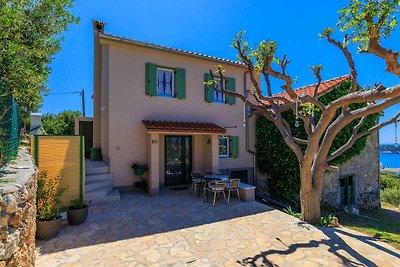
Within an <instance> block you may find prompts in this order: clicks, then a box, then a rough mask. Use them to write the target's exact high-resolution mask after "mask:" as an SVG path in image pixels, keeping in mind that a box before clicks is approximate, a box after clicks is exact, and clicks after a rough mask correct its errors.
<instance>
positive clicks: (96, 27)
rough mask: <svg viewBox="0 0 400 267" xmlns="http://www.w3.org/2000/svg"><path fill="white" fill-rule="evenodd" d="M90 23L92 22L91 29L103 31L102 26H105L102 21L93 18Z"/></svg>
mask: <svg viewBox="0 0 400 267" xmlns="http://www.w3.org/2000/svg"><path fill="white" fill-rule="evenodd" d="M92 23H93V31H97V32H104V27H105V26H106V24H105V23H104V22H102V21H98V20H95V19H94V20H92Z"/></svg>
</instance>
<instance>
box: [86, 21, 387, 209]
mask: <svg viewBox="0 0 400 267" xmlns="http://www.w3.org/2000/svg"><path fill="white" fill-rule="evenodd" d="M104 27H105V24H104V23H103V22H99V21H93V29H94V94H93V100H94V118H93V147H94V148H99V149H101V154H102V157H103V160H104V161H105V162H106V163H107V165H108V166H109V169H107V170H109V172H110V174H111V176H112V186H114V187H123V186H130V185H132V184H133V183H134V182H135V181H136V180H137V179H138V178H137V177H135V175H134V173H133V171H132V169H131V166H132V164H133V163H134V162H137V163H142V164H143V163H145V164H147V165H148V166H149V171H148V172H147V173H146V179H147V184H148V189H149V193H150V194H151V195H154V194H157V193H158V192H159V190H160V188H162V187H165V186H174V185H181V184H185V183H190V182H191V177H190V173H191V172H192V171H206V170H209V171H212V172H221V173H224V174H229V175H232V176H235V177H238V178H241V179H242V181H244V182H246V183H249V184H256V185H257V188H258V191H259V192H264V191H266V190H267V189H266V188H265V184H266V183H265V180H266V179H268V177H265V175H263V174H262V173H258V172H257V171H256V166H255V145H254V144H255V121H256V118H257V114H255V113H253V112H250V110H249V109H248V108H247V107H245V105H244V104H243V103H242V102H241V101H236V99H235V98H234V97H229V96H225V95H223V94H221V93H218V92H216V91H214V90H212V89H211V88H210V87H209V86H207V85H205V84H204V82H206V81H208V80H209V79H211V76H210V74H209V71H210V70H214V69H215V66H216V65H222V66H223V68H224V69H225V71H226V72H225V76H226V80H225V81H224V83H223V84H224V86H226V87H225V89H227V90H229V91H235V92H239V93H244V94H247V93H248V90H249V89H250V88H251V82H250V78H249V75H248V72H247V68H246V67H245V65H243V64H241V63H239V62H236V61H231V60H226V59H222V58H218V57H212V56H208V55H204V54H199V53H194V52H189V51H185V50H181V49H175V48H170V47H165V46H161V45H156V44H151V43H146V42H142V41H137V40H132V39H127V38H123V37H119V36H114V35H111V34H107V33H105V32H104ZM349 78H350V76H343V77H339V78H335V79H331V80H328V81H324V82H323V83H322V84H321V86H320V88H319V94H323V93H325V92H328V91H330V90H332V89H333V88H335V87H336V86H337V85H339V84H340V83H341V82H343V81H345V80H348V79H349ZM313 90H314V86H313V85H310V86H306V87H302V88H299V89H298V90H296V92H297V93H298V94H307V93H309V94H311V93H312V92H313ZM280 95H281V96H284V97H285V95H286V93H281V94H280ZM287 97H288V96H287ZM271 153H273V151H271ZM378 157H379V153H378V137H377V136H371V137H370V138H369V139H368V144H367V146H366V148H365V149H364V151H363V153H361V155H359V156H356V157H354V158H353V159H352V160H351V161H350V162H347V163H345V164H343V165H342V166H340V171H339V173H337V174H329V175H327V176H326V179H325V188H324V194H323V198H322V199H323V201H324V202H326V203H328V204H331V205H333V206H337V205H339V204H340V201H341V199H344V198H345V197H344V196H342V195H341V194H340V192H341V191H343V192H344V191H346V196H347V200H348V201H349V203H348V204H355V205H356V204H361V203H368V204H367V205H365V206H368V205H369V206H371V207H376V206H377V205H378V206H379V165H378V163H379V158H378ZM255 176H258V177H257V179H255ZM346 177H347V178H346ZM343 179H344V180H343ZM341 184H343V186H341ZM95 187H97V186H95ZM86 188H90V186H86Z"/></svg>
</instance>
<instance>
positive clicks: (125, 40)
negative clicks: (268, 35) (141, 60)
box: [99, 33, 246, 69]
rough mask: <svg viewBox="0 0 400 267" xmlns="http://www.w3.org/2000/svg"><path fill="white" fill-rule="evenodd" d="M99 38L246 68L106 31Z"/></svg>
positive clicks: (242, 66) (241, 66) (230, 62)
mask: <svg viewBox="0 0 400 267" xmlns="http://www.w3.org/2000/svg"><path fill="white" fill-rule="evenodd" d="M99 38H100V39H103V40H107V41H111V42H117V43H123V44H128V45H134V46H138V47H144V48H149V49H154V50H158V51H163V52H169V53H172V54H178V55H183V56H187V57H192V58H198V59H203V60H206V61H213V62H217V63H222V64H227V65H231V66H235V67H239V68H243V69H246V65H244V64H241V63H239V62H233V61H229V60H221V59H218V58H213V57H211V56H205V55H200V54H192V53H188V52H185V51H178V50H175V49H173V48H166V47H161V46H158V45H155V44H150V43H145V42H138V41H135V40H132V39H128V38H123V37H118V36H114V35H110V34H106V33H99Z"/></svg>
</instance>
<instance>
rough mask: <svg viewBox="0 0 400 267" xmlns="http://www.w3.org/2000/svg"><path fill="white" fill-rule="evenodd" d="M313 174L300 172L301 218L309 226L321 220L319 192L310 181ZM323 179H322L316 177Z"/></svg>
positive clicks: (307, 171) (306, 171)
mask: <svg viewBox="0 0 400 267" xmlns="http://www.w3.org/2000/svg"><path fill="white" fill-rule="evenodd" d="M314 175H315V174H313V173H312V172H311V170H303V169H301V170H300V183H301V186H300V204H301V216H302V218H303V220H304V221H305V222H307V223H309V224H318V223H319V220H320V218H321V207H320V203H321V192H318V190H317V189H315V188H314V186H313V183H312V181H313V180H314V178H316V177H313V176H314ZM318 178H319V179H323V178H324V177H323V176H322V177H318Z"/></svg>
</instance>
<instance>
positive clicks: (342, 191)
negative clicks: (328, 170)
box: [339, 178, 346, 205]
mask: <svg viewBox="0 0 400 267" xmlns="http://www.w3.org/2000/svg"><path fill="white" fill-rule="evenodd" d="M339 184H340V205H346V178H340V179H339Z"/></svg>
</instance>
